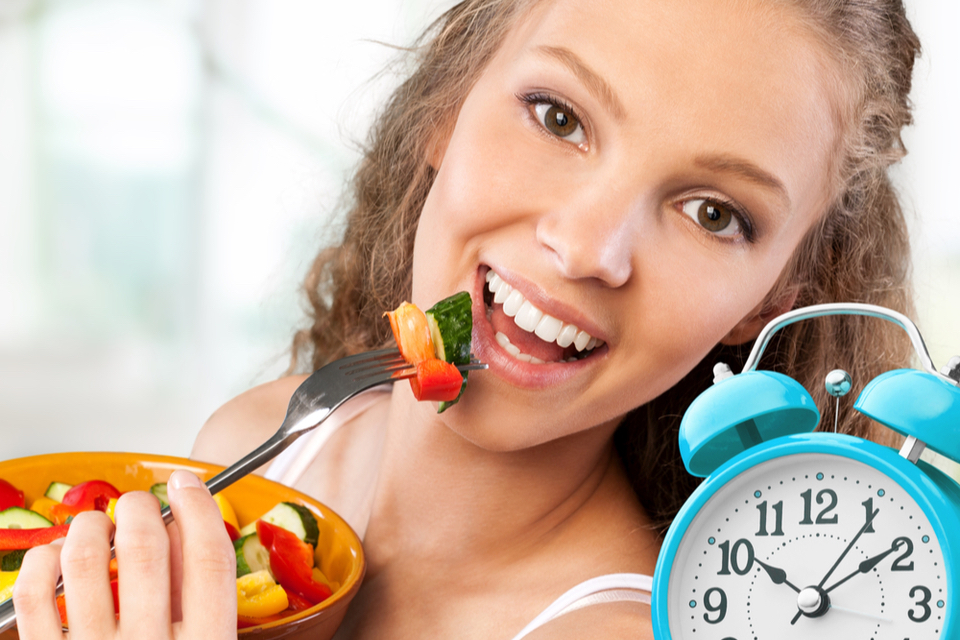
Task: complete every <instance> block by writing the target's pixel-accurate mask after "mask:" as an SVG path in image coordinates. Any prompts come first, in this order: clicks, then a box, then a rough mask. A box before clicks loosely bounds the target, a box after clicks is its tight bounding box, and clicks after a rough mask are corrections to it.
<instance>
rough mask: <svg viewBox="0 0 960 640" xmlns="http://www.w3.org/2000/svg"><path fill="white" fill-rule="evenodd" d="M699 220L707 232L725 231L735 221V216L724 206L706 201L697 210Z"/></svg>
mask: <svg viewBox="0 0 960 640" xmlns="http://www.w3.org/2000/svg"><path fill="white" fill-rule="evenodd" d="M697 220H698V221H699V222H700V224H701V225H702V226H703V228H704V229H706V230H707V231H723V230H724V229H726V228H727V227H728V226H729V225H730V221H731V220H733V214H732V213H730V210H729V209H727V208H726V207H725V206H723V205H720V204H716V203H715V202H710V201H708V200H704V201H703V202H701V203H700V206H699V207H698V208H697Z"/></svg>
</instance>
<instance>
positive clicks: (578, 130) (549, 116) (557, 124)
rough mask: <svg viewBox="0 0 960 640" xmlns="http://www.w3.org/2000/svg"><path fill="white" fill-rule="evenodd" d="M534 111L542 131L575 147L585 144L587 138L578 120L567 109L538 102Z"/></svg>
mask: <svg viewBox="0 0 960 640" xmlns="http://www.w3.org/2000/svg"><path fill="white" fill-rule="evenodd" d="M534 111H536V114H537V118H538V119H539V120H540V123H541V124H542V125H543V127H544V129H546V130H547V131H549V132H550V133H552V134H553V135H555V136H557V137H558V138H562V139H564V140H567V141H569V142H572V143H573V144H575V145H577V146H580V145H582V144H583V143H584V142H586V139H587V136H586V134H584V131H583V126H582V125H581V124H580V120H578V119H577V116H575V115H574V114H573V113H572V112H571V111H570V110H569V109H564V108H563V107H560V106H557V105H555V104H552V103H549V102H538V103H537V104H536V105H534Z"/></svg>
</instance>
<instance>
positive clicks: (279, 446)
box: [160, 430, 303, 524]
mask: <svg viewBox="0 0 960 640" xmlns="http://www.w3.org/2000/svg"><path fill="white" fill-rule="evenodd" d="M302 433H303V432H299V433H284V432H283V431H282V430H280V431H277V432H276V433H275V434H273V435H272V436H270V438H269V439H268V440H267V441H266V442H264V443H263V444H262V445H260V446H259V447H257V448H256V449H254V450H253V451H251V452H250V453H248V454H247V455H245V456H244V457H242V458H240V460H238V461H237V462H235V463H234V464H232V465H230V466H229V467H227V468H226V469H224V470H223V471H221V472H220V473H218V474H217V475H215V476H213V477H212V478H210V479H209V480H207V482H206V483H205V484H206V485H207V489H209V490H210V495H213V494H215V493H220V492H221V491H223V490H224V489H226V488H227V487H229V486H230V485H232V484H233V483H234V482H236V481H237V480H239V479H240V478H242V477H244V476H246V475H249V474H250V473H252V472H253V471H254V470H255V469H257V467H260V466H261V465H263V464H264V463H266V462H267V461H269V460H271V459H273V458H276V457H277V456H278V455H279V454H280V452H281V451H283V450H284V449H286V448H287V447H289V446H290V445H291V444H293V441H294V440H296V439H297V438H298V437H299V436H300V435H301V434H302ZM160 516H161V517H162V518H163V521H164V522H165V523H166V524H170V523H171V522H173V513H171V512H170V507H169V506H167V507H164V508H163V511H161V512H160Z"/></svg>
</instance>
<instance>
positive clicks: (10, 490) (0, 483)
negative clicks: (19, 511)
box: [0, 479, 26, 511]
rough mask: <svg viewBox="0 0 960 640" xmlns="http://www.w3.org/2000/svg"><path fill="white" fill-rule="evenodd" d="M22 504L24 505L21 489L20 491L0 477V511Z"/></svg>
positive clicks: (21, 505)
mask: <svg viewBox="0 0 960 640" xmlns="http://www.w3.org/2000/svg"><path fill="white" fill-rule="evenodd" d="M24 506H26V505H25V504H24V503H23V491H20V489H17V488H16V487H15V486H13V485H12V484H10V483H9V482H7V481H6V480H3V479H0V511H4V510H6V509H9V508H10V507H24Z"/></svg>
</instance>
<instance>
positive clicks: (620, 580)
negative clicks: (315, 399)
mask: <svg viewBox="0 0 960 640" xmlns="http://www.w3.org/2000/svg"><path fill="white" fill-rule="evenodd" d="M390 388H391V387H390V386H385V387H378V388H377V389H373V390H371V391H370V392H367V393H364V394H362V395H360V396H357V397H356V398H354V399H353V400H350V401H349V402H347V403H345V404H344V405H343V406H341V407H340V408H339V409H337V410H336V411H334V412H333V413H332V414H331V415H330V417H329V418H327V420H325V421H324V422H323V423H322V424H320V426H318V427H317V428H316V429H314V430H313V432H312V433H310V434H309V435H307V436H305V437H302V438H300V439H299V440H296V441H295V442H294V443H293V444H292V445H290V447H288V448H287V449H286V450H285V451H283V452H282V453H280V455H278V456H277V457H276V458H275V459H274V460H273V462H272V463H271V464H270V467H269V468H268V469H267V472H266V473H265V474H264V475H265V477H267V478H268V479H270V480H274V481H275V482H279V483H281V484H285V485H288V486H291V487H292V486H293V485H295V484H296V482H297V481H298V480H299V479H300V476H302V475H303V473H304V472H305V471H306V470H307V468H308V467H309V466H310V464H311V463H312V462H313V460H314V459H315V458H316V457H317V455H318V454H319V453H320V451H321V450H322V449H323V446H324V445H325V444H326V443H327V441H328V440H330V436H332V435H333V434H334V433H336V431H337V430H338V429H339V428H340V427H341V426H342V425H344V424H346V423H347V422H350V421H351V420H353V419H354V418H356V417H357V416H358V415H360V414H361V413H363V412H364V411H366V410H367V409H368V408H369V407H370V406H371V405H372V404H374V403H375V402H376V401H377V400H380V399H381V398H382V394H383V393H386V392H389V391H390ZM368 493H370V492H368ZM368 497H369V500H368V501H372V498H373V496H372V493H371V494H370V495H369V496H368ZM369 506H372V505H368V504H365V505H360V507H361V508H360V509H359V510H358V513H369V509H367V508H366V507H369ZM350 525H351V526H353V527H354V528H355V529H357V531H358V532H362V531H364V530H365V529H366V522H362V523H361V522H356V521H354V522H350ZM360 537H361V538H362V537H363V534H362V533H361V534H360ZM652 586H653V579H652V578H651V577H650V576H646V575H642V574H639V573H610V574H606V575H602V576H597V577H596V578H590V579H589V580H585V581H583V582H581V583H580V584H578V585H576V586H574V587H572V588H571V589H569V590H567V592H566V593H564V594H563V595H561V596H560V597H559V598H557V599H556V600H554V601H553V603H552V604H550V606H548V607H547V608H546V609H544V610H543V611H541V612H540V615H538V616H537V617H536V618H534V619H533V620H531V621H530V624H528V625H527V626H526V627H524V628H523V629H522V630H521V631H520V633H518V634H517V635H516V636H514V637H513V639H512V640H521V639H522V638H524V637H526V636H527V635H528V634H530V633H532V632H533V631H534V630H536V629H539V628H540V627H542V626H543V625H545V624H547V623H548V622H550V621H551V620H555V619H556V618H559V617H560V616H562V615H564V614H567V613H570V612H571V611H576V610H577V609H582V608H583V607H588V606H590V605H595V604H604V603H608V602H638V603H642V604H646V605H649V604H650V591H651V588H652Z"/></svg>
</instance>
